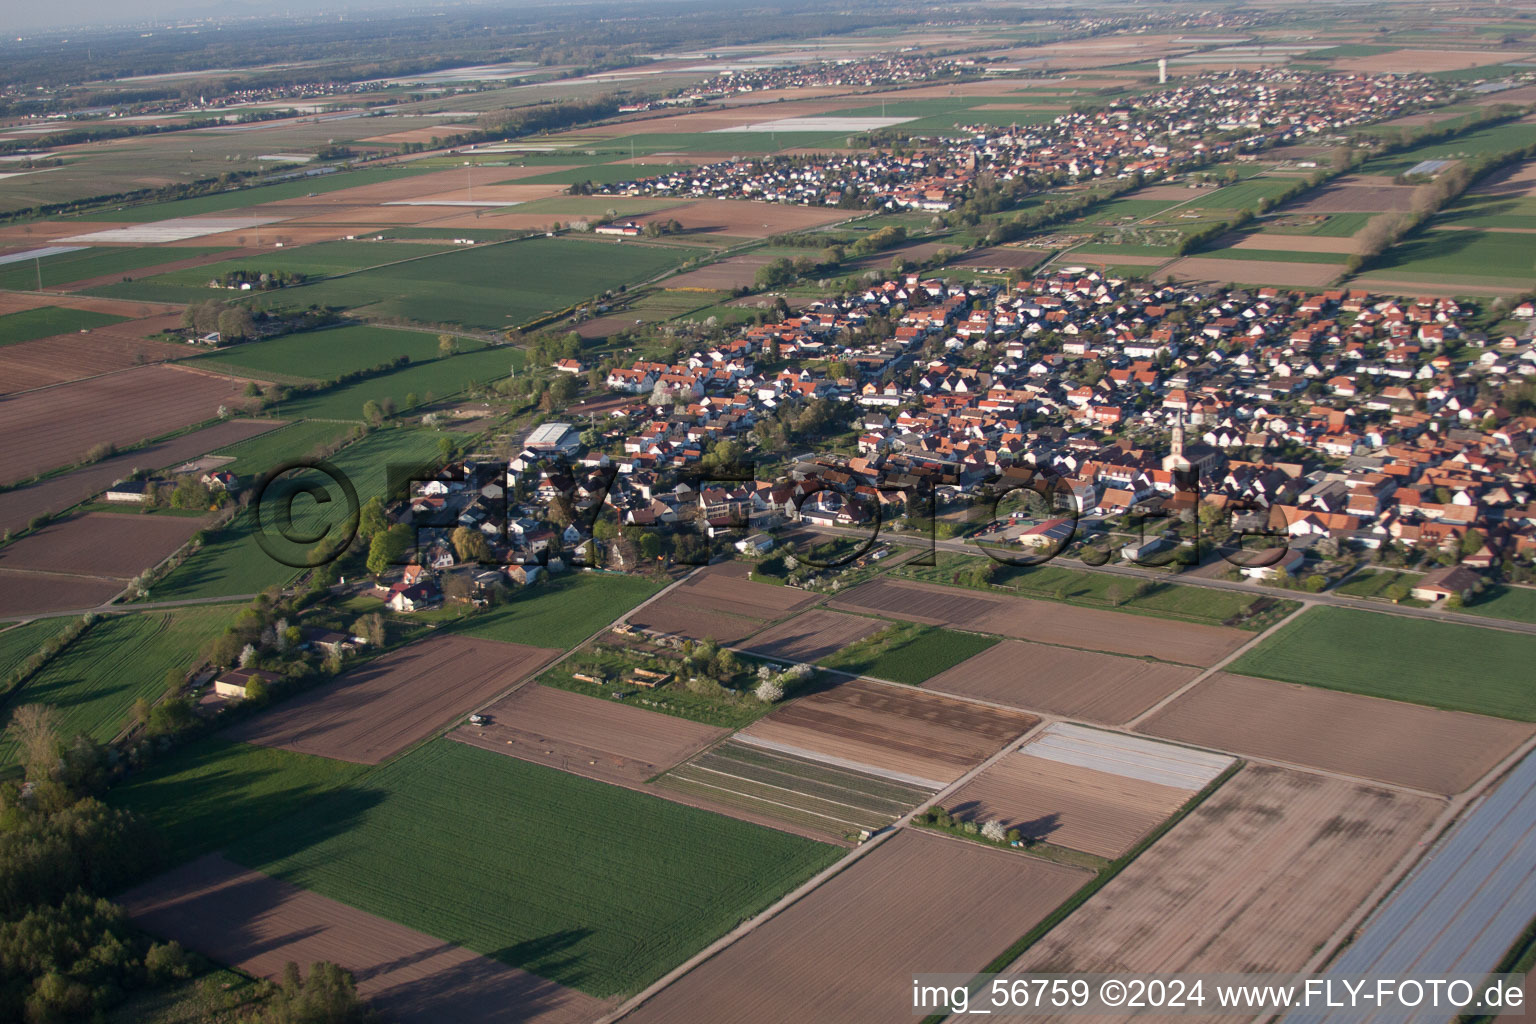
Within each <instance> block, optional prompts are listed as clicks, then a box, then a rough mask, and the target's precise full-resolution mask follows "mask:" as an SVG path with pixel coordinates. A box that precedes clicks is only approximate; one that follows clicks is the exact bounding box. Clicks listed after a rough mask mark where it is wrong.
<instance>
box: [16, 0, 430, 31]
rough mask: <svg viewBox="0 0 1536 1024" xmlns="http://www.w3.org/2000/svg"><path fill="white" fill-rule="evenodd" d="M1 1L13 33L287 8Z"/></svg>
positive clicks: (199, 1) (329, 5)
mask: <svg viewBox="0 0 1536 1024" xmlns="http://www.w3.org/2000/svg"><path fill="white" fill-rule="evenodd" d="M0 2H3V5H4V8H5V10H4V13H3V14H0V30H3V31H4V32H5V34H6V35H10V36H15V35H17V34H25V33H26V32H29V31H36V30H38V29H69V28H80V27H95V26H99V25H108V24H110V25H123V24H133V23H136V22H145V21H163V20H166V19H171V18H178V17H184V16H187V15H192V16H199V17H202V16H217V15H221V14H222V15H231V14H233V15H236V16H240V15H249V14H253V13H261V14H266V15H269V16H272V17H281V16H282V14H283V12H284V8H283V6H281V5H279V6H276V7H270V8H264V9H260V10H259V11H258V10H257V9H253V8H231V7H230V6H229V5H228V4H221V3H217V2H213V0H49V2H47V3H31V2H27V0H0ZM402 6H405V3H404V2H403V0H326V2H324V3H320V4H313V5H306V4H300V5H296V6H295V7H294V8H293V10H294V13H296V14H297V13H302V14H306V15H313V14H316V13H319V12H320V11H339V10H356V9H362V8H383V7H402ZM420 6H422V7H425V6H427V5H425V4H423V5H420Z"/></svg>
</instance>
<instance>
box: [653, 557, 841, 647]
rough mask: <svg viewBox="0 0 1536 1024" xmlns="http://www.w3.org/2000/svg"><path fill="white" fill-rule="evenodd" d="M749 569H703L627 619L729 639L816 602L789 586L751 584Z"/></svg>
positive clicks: (697, 637)
mask: <svg viewBox="0 0 1536 1024" xmlns="http://www.w3.org/2000/svg"><path fill="white" fill-rule="evenodd" d="M750 571H751V567H750V566H748V565H746V564H744V563H739V562H726V563H725V564H723V565H716V566H711V567H710V568H708V569H703V570H701V571H699V572H696V573H694V574H693V575H692V576H690V577H689V578H688V579H687V580H685V581H684V582H683V583H681V584H679V585H678V586H676V587H674V588H672V590H670V591H668V592H667V594H666V595H665V596H664V597H662V598H661V599H660V600H658V601H652V602H651V603H650V604H648V605H646V606H645V607H643V608H640V609H638V610H637V611H635V612H634V613H633V614H632V615H630V617H629V622H630V623H631V624H632V625H635V626H638V627H640V628H643V629H651V630H655V631H657V632H660V633H675V634H677V635H679V636H685V637H691V638H693V639H695V640H702V639H704V638H705V637H714V638H715V639H716V640H718V641H720V642H721V643H733V642H735V641H737V640H740V639H741V638H742V637H744V636H747V635H748V634H750V633H753V632H755V631H756V630H757V629H759V628H760V627H761V626H762V625H763V624H764V623H765V622H767V621H770V620H778V619H781V618H783V617H784V616H785V615H787V614H788V613H790V612H794V611H799V610H800V609H801V608H804V607H806V606H808V605H811V604H814V603H815V602H816V601H817V597H816V595H815V594H807V593H805V592H804V591H802V590H796V589H794V588H793V587H778V586H774V585H773V584H770V583H753V582H751V581H750V580H748V579H747V578H746V577H747V574H748V573H749V572H750Z"/></svg>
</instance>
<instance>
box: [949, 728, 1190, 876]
mask: <svg viewBox="0 0 1536 1024" xmlns="http://www.w3.org/2000/svg"><path fill="white" fill-rule="evenodd" d="M1028 749H1029V747H1028V745H1026V746H1025V747H1024V748H1023V750H1020V751H1015V752H1014V753H1011V754H1009V755H1008V756H1006V757H1004V758H1003V759H1002V760H1001V761H998V762H996V763H995V764H993V765H991V766H990V767H988V768H987V770H986V771H984V772H982V773H981V774H980V775H978V776H976V778H974V779H972V780H971V781H970V782H968V783H966V784H965V786H964V787H962V788H961V789H960V790H959V791H958V792H956V793H954V794H953V795H952V796H951V797H950V798H949V799H948V800H946V801H945V806H946V807H947V808H948V809H949V811H950V812H951V813H953V814H959V815H961V816H963V817H965V818H966V819H968V820H972V821H977V822H982V821H986V820H987V819H988V818H999V819H1001V820H1002V822H1003V824H1004V825H1005V826H1007V827H1008V828H1016V829H1018V830H1019V831H1020V832H1022V833H1023V834H1024V835H1026V836H1032V837H1034V838H1036V839H1044V840H1046V841H1047V842H1050V843H1054V844H1056V845H1057V846H1070V847H1071V848H1072V849H1074V850H1082V851H1083V852H1084V853H1092V854H1097V855H1098V856H1100V857H1105V858H1109V859H1113V858H1115V857H1118V856H1120V855H1121V854H1122V853H1124V852H1125V851H1127V850H1129V849H1130V848H1131V847H1132V846H1134V845H1136V841H1137V840H1138V839H1140V838H1141V837H1142V836H1144V835H1146V834H1147V833H1148V832H1150V831H1152V829H1154V828H1156V827H1157V824H1158V823H1159V822H1161V821H1162V820H1163V819H1164V818H1166V817H1168V816H1169V815H1170V814H1172V813H1173V812H1174V811H1176V810H1178V809H1179V808H1180V807H1181V806H1182V805H1183V804H1184V801H1186V800H1188V799H1189V798H1190V793H1189V792H1188V791H1187V790H1183V789H1175V788H1174V787H1172V786H1161V785H1158V784H1157V783H1155V782H1146V781H1144V780H1142V779H1132V778H1127V777H1126V776H1124V775H1115V774H1111V773H1110V772H1101V771H1095V770H1094V769H1092V768H1082V767H1079V766H1077V765H1070V764H1064V763H1062V762H1060V761H1051V760H1047V759H1046V758H1043V757H1035V756H1033V755H1031V754H1028V753H1025V751H1027V750H1028Z"/></svg>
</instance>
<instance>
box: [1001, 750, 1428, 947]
mask: <svg viewBox="0 0 1536 1024" xmlns="http://www.w3.org/2000/svg"><path fill="white" fill-rule="evenodd" d="M1439 806H1440V805H1439V802H1438V801H1435V800H1430V799H1427V798H1420V797H1411V796H1404V795H1402V794H1400V793H1392V792H1389V791H1387V790H1383V789H1376V788H1374V787H1370V786H1363V785H1359V784H1357V783H1352V782H1344V781H1341V780H1338V779H1329V778H1323V777H1321V776H1317V775H1309V774H1306V773H1303V772H1293V771H1289V770H1287V769H1284V768H1272V767H1268V766H1264V765H1250V766H1249V767H1247V768H1245V769H1243V770H1242V771H1241V772H1239V773H1238V774H1237V775H1236V776H1235V777H1233V778H1232V779H1231V780H1229V781H1228V782H1227V783H1226V784H1225V785H1223V786H1222V787H1221V788H1220V789H1219V790H1217V791H1216V792H1215V793H1214V794H1212V795H1211V796H1210V797H1209V798H1207V799H1206V801H1205V802H1204V803H1203V804H1201V805H1200V806H1199V807H1198V808H1196V809H1195V810H1194V811H1193V812H1191V813H1190V815H1189V816H1188V817H1187V818H1185V819H1184V820H1183V821H1181V822H1179V824H1178V825H1176V826H1174V828H1173V829H1172V830H1171V831H1170V832H1169V833H1168V834H1167V835H1165V836H1163V837H1162V838H1161V839H1159V840H1158V841H1157V843H1156V844H1154V845H1153V846H1152V848H1151V849H1150V850H1148V851H1147V852H1146V853H1143V854H1142V855H1141V856H1140V857H1138V858H1137V859H1136V860H1135V861H1133V862H1132V863H1131V864H1130V866H1129V867H1127V868H1126V869H1125V870H1124V871H1122V872H1121V873H1120V874H1119V875H1117V876H1116V877H1115V879H1114V880H1113V881H1111V882H1110V883H1109V884H1108V885H1106V886H1105V887H1104V888H1103V889H1102V890H1100V891H1099V892H1098V893H1097V894H1095V895H1094V897H1093V898H1092V899H1090V900H1089V901H1088V902H1087V903H1085V904H1083V906H1081V907H1079V908H1078V909H1077V910H1076V911H1075V912H1074V913H1073V914H1072V916H1071V917H1069V918H1067V920H1066V921H1064V922H1062V923H1061V924H1060V925H1058V926H1057V927H1056V928H1054V929H1052V931H1051V932H1050V933H1049V934H1048V935H1046V936H1045V937H1044V938H1043V939H1041V940H1040V941H1039V942H1038V943H1036V944H1035V945H1034V946H1033V947H1032V948H1031V949H1030V950H1029V951H1028V952H1026V953H1025V954H1024V955H1023V957H1021V958H1020V959H1019V960H1017V961H1015V962H1014V963H1013V964H1012V965H1010V966H1009V967H1008V968H1007V970H1008V971H1009V972H1010V973H1012V972H1014V971H1063V972H1095V971H1105V972H1127V973H1137V974H1153V973H1171V972H1176V971H1191V972H1197V971H1231V970H1239V969H1240V970H1244V971H1260V972H1262V971H1294V970H1298V969H1299V968H1300V967H1301V965H1302V964H1303V963H1304V962H1305V961H1306V960H1307V958H1308V957H1310V956H1311V955H1312V951H1313V950H1314V949H1316V948H1317V945H1318V943H1320V942H1322V941H1323V940H1324V939H1326V938H1327V937H1328V936H1330V935H1331V934H1333V932H1334V930H1335V929H1336V928H1338V926H1339V925H1340V924H1341V923H1343V921H1344V919H1345V918H1346V917H1348V916H1349V914H1350V913H1351V912H1352V911H1353V910H1354V909H1355V907H1356V906H1357V905H1358V904H1359V903H1360V901H1361V900H1363V899H1364V898H1365V897H1366V896H1367V895H1368V894H1369V893H1370V892H1371V890H1372V889H1373V888H1375V886H1376V884H1377V882H1378V881H1380V879H1381V877H1382V876H1383V875H1384V874H1385V873H1386V872H1387V871H1388V870H1390V869H1391V868H1392V867H1393V866H1395V865H1396V864H1397V862H1398V861H1399V859H1400V858H1401V857H1402V856H1403V855H1404V854H1405V853H1407V852H1408V850H1409V849H1410V848H1411V847H1412V846H1413V844H1414V843H1415V842H1416V841H1418V840H1419V838H1420V837H1421V836H1422V835H1423V832H1424V830H1425V828H1426V827H1427V826H1428V825H1429V823H1430V822H1431V821H1432V820H1433V818H1434V816H1435V814H1436V813H1437V811H1438V810H1439Z"/></svg>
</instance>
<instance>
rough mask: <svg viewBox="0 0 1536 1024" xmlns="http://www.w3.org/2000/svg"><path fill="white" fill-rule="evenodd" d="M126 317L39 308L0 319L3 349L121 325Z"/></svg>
mask: <svg viewBox="0 0 1536 1024" xmlns="http://www.w3.org/2000/svg"><path fill="white" fill-rule="evenodd" d="M126 319H128V318H127V317H125V316H113V315H112V314H111V313H93V312H91V311H90V310H88V309H61V308H60V307H58V306H39V307H38V308H36V309H24V310H22V311H21V312H19V313H8V314H6V315H5V316H0V345H11V344H14V343H16V342H18V341H31V340H32V339H33V338H46V337H48V336H50V335H53V334H73V333H74V332H76V331H81V330H91V329H93V328H96V327H105V326H107V324H117V323H122V322H123V321H124V320H126Z"/></svg>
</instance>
